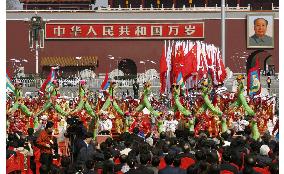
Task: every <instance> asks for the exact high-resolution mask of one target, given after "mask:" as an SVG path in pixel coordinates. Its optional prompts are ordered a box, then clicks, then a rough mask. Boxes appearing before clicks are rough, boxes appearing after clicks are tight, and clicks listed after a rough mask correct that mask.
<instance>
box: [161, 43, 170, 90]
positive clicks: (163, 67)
mask: <svg viewBox="0 0 284 174" xmlns="http://www.w3.org/2000/svg"><path fill="white" fill-rule="evenodd" d="M167 70H168V67H167V61H166V56H165V47H163V50H162V56H161V59H160V83H161V89H160V90H161V91H160V92H161V93H164V92H165V87H166V78H165V75H166V73H167Z"/></svg>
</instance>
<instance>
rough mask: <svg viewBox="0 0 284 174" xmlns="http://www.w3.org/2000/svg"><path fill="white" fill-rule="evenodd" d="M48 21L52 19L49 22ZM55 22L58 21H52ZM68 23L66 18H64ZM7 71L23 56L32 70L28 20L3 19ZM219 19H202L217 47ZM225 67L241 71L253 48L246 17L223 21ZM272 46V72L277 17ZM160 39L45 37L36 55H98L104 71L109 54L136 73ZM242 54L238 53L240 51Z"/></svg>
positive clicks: (157, 51)
mask: <svg viewBox="0 0 284 174" xmlns="http://www.w3.org/2000/svg"><path fill="white" fill-rule="evenodd" d="M50 22H52V21H50ZM56 22H58V21H56ZM68 22H70V21H68ZM6 27H7V30H6V31H7V40H6V43H7V56H6V57H7V71H8V72H11V71H12V64H11V62H9V59H12V58H16V59H20V58H22V59H27V60H28V61H29V62H28V63H25V64H24V65H25V73H35V52H34V51H31V50H30V48H29V43H28V28H29V25H28V22H23V21H7V25H6ZM220 35H221V26H220V20H205V39H204V41H205V42H206V43H210V44H215V46H217V47H220V46H221V40H220ZM226 37H227V38H226V55H227V56H226V66H229V68H230V69H231V70H232V71H233V72H245V67H244V66H245V60H246V59H241V58H238V57H237V56H238V55H242V54H243V52H249V53H251V52H253V51H255V50H256V49H247V48H246V19H230V20H227V22H226ZM274 38H275V44H274V45H275V48H274V49H267V51H268V52H269V53H270V54H272V62H273V64H275V67H276V71H277V72H278V71H279V20H275V22H274ZM162 46H163V41H162V40H52V41H50V40H48V41H45V48H44V49H41V50H40V52H39V56H40V57H46V56H98V57H99V67H98V69H97V70H96V73H104V72H105V69H106V65H107V66H109V63H110V62H112V63H111V64H112V67H116V62H115V61H113V60H109V59H108V58H107V56H108V55H109V54H111V55H113V56H114V57H122V58H131V59H133V60H135V62H136V64H137V67H138V72H143V71H144V65H143V64H139V61H140V60H146V59H151V60H154V61H156V62H159V59H160V56H161V52H162ZM240 53H242V54H240ZM149 68H156V69H157V70H159V64H156V65H154V64H148V65H147V64H146V69H149Z"/></svg>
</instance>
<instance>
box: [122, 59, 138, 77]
mask: <svg viewBox="0 0 284 174" xmlns="http://www.w3.org/2000/svg"><path fill="white" fill-rule="evenodd" d="M118 69H119V70H121V71H122V72H123V73H124V78H126V79H132V78H136V77H137V66H136V63H135V62H134V61H133V60H131V59H122V60H121V61H120V62H119V63H118Z"/></svg>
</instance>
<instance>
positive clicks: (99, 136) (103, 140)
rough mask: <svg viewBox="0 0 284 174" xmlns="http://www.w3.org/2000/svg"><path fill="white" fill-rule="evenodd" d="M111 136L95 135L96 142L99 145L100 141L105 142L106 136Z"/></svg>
mask: <svg viewBox="0 0 284 174" xmlns="http://www.w3.org/2000/svg"><path fill="white" fill-rule="evenodd" d="M109 137H111V136H110V135H97V143H98V144H99V145H100V144H101V143H102V142H105V140H106V139H107V138H109Z"/></svg>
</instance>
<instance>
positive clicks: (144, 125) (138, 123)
mask: <svg viewBox="0 0 284 174" xmlns="http://www.w3.org/2000/svg"><path fill="white" fill-rule="evenodd" d="M142 115H143V114H142V113H139V114H138V116H137V118H136V119H135V121H134V122H133V123H132V124H131V126H130V128H129V131H130V132H133V129H134V128H135V127H138V128H139V130H140V131H142V132H143V133H144V134H147V133H149V132H150V123H148V122H146V121H145V120H143V118H142Z"/></svg>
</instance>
